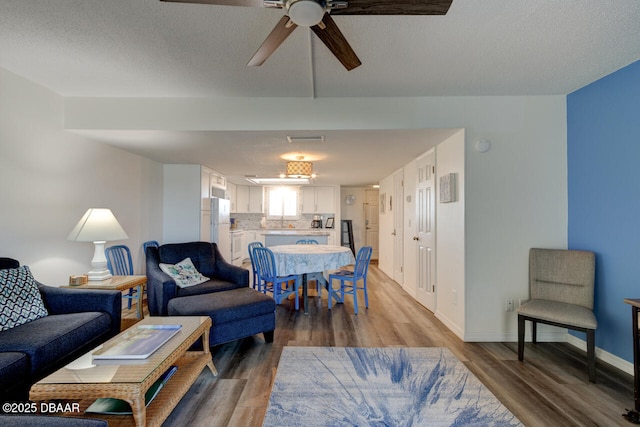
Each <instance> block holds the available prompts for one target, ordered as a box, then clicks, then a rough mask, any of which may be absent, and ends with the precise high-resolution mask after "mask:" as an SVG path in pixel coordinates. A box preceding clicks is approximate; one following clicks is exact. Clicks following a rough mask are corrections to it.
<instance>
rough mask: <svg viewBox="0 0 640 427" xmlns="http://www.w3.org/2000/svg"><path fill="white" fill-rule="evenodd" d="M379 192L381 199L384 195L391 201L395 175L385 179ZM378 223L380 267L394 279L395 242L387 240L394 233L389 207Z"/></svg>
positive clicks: (381, 182) (381, 214)
mask: <svg viewBox="0 0 640 427" xmlns="http://www.w3.org/2000/svg"><path fill="white" fill-rule="evenodd" d="M378 191H379V194H380V197H382V195H383V194H384V195H385V198H386V200H387V201H388V200H389V196H393V175H390V176H388V177H385V178H384V179H382V180H381V181H380V188H379V189H378ZM394 199H395V197H394ZM388 203H389V202H387V205H388ZM378 221H379V222H380V238H379V241H378V246H379V249H378V267H379V268H380V270H382V271H383V272H384V273H385V274H386V275H387V276H389V277H393V242H392V241H391V240H390V239H386V238H385V236H391V233H392V232H393V213H392V212H389V209H388V206H387V209H385V210H384V213H382V212H381V213H380V216H379V217H378Z"/></svg>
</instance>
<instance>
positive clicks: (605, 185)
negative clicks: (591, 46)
mask: <svg viewBox="0 0 640 427" xmlns="http://www.w3.org/2000/svg"><path fill="white" fill-rule="evenodd" d="M567 133H568V134H567V150H568V152H567V161H568V194H569V236H568V242H569V248H570V249H586V250H591V251H594V252H595V253H596V285H595V314H596V317H597V319H598V329H597V330H596V347H599V348H601V349H603V350H605V351H607V352H609V353H612V354H614V355H616V356H618V357H620V358H622V359H624V360H627V361H629V362H632V361H633V347H632V341H631V339H632V333H631V307H630V306H629V305H628V304H625V303H624V302H623V299H624V298H640V61H638V62H635V63H633V64H631V65H629V66H627V67H625V68H622V69H621V70H618V71H616V72H615V73H613V74H610V75H608V76H606V77H604V78H602V79H600V80H597V81H595V82H594V83H592V84H590V85H588V86H585V87H583V88H581V89H579V90H577V91H575V92H573V93H571V94H569V95H568V96H567ZM577 336H580V334H577ZM583 339H584V338H583Z"/></svg>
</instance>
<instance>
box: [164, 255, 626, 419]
mask: <svg viewBox="0 0 640 427" xmlns="http://www.w3.org/2000/svg"><path fill="white" fill-rule="evenodd" d="M368 286H369V309H368V310H365V309H364V304H363V302H362V301H361V304H360V314H358V315H357V316H356V315H354V313H353V304H352V303H351V302H350V301H348V302H347V303H345V304H344V305H342V304H340V305H337V306H334V308H333V310H332V311H329V310H328V309H327V299H326V298H327V294H326V292H323V295H322V300H320V299H319V298H317V297H316V298H311V299H310V301H311V303H310V310H309V315H308V316H305V315H304V314H303V312H302V310H300V311H299V312H295V311H294V309H293V301H286V302H284V303H283V304H282V305H280V306H278V307H277V310H276V325H277V326H276V331H275V339H274V342H273V343H272V344H266V343H265V342H264V339H263V337H262V335H257V336H255V337H251V338H247V339H244V340H240V341H236V342H232V343H228V344H224V345H221V346H217V347H214V348H213V349H212V353H213V361H214V363H215V365H216V367H217V368H218V371H219V376H218V377H217V378H216V377H213V376H212V375H211V373H210V372H209V371H208V370H205V371H203V373H202V374H201V375H200V377H199V378H198V380H197V382H196V383H195V384H194V385H193V387H191V390H190V391H189V392H188V393H187V395H186V396H185V397H184V398H183V399H182V401H181V402H180V404H179V405H178V406H177V407H176V409H175V410H174V411H173V413H172V414H171V416H170V417H169V418H168V419H167V421H166V422H165V423H164V426H207V427H212V426H241V427H249V426H261V425H262V418H263V416H264V413H265V411H266V407H267V404H268V400H269V393H270V389H271V384H272V381H273V377H274V375H275V371H276V368H277V366H278V360H279V358H280V354H281V352H282V348H283V347H284V346H350V347H353V346H360V347H396V346H406V347H447V348H449V349H450V350H451V351H452V352H453V353H454V354H455V355H456V356H457V357H458V358H459V359H460V360H461V361H462V362H463V363H464V364H465V365H466V366H467V367H468V368H469V369H470V370H471V371H472V372H473V373H474V374H475V375H476V376H477V377H478V378H479V379H480V381H482V382H483V383H484V384H485V385H486V386H487V387H488V388H489V389H490V390H491V391H492V392H493V393H494V394H495V395H496V396H497V397H498V398H499V399H500V401H502V403H504V405H505V406H506V407H507V408H509V409H510V410H511V411H512V412H513V413H514V414H515V415H516V416H517V417H518V418H519V419H520V420H521V421H522V423H523V424H524V425H526V426H544V427H548V426H616V425H620V426H625V425H629V424H630V423H629V422H627V421H626V420H625V419H624V418H623V417H622V414H623V413H624V412H626V411H625V409H632V408H633V383H632V381H633V378H632V377H631V376H630V375H628V374H625V373H623V372H621V371H619V370H617V369H615V368H613V367H611V366H609V365H606V364H604V363H603V362H600V361H598V366H597V383H596V384H591V383H589V382H588V379H587V371H586V356H585V354H584V353H583V352H581V351H579V350H577V349H575V348H574V347H573V346H571V345H569V344H565V343H540V344H537V345H535V346H534V345H532V344H527V346H526V349H525V362H524V363H521V362H519V361H518V359H517V354H516V351H517V343H464V342H462V341H461V340H460V339H459V338H458V337H457V336H455V335H454V334H453V333H452V332H450V331H449V330H448V329H447V328H446V327H445V326H444V325H443V324H442V323H441V322H440V321H439V320H438V319H436V318H435V316H434V315H433V314H432V313H431V312H430V311H428V310H427V309H425V308H424V307H422V306H421V305H419V304H418V303H416V302H415V301H414V300H413V299H412V298H411V297H410V296H409V295H407V294H406V292H404V291H403V290H402V289H401V288H400V287H399V286H398V285H397V284H396V283H395V282H393V281H392V280H390V279H389V278H388V277H387V276H386V275H385V274H383V273H382V272H381V271H380V270H379V269H378V268H377V267H376V266H372V267H371V268H370V270H369V282H368ZM514 321H515V319H514Z"/></svg>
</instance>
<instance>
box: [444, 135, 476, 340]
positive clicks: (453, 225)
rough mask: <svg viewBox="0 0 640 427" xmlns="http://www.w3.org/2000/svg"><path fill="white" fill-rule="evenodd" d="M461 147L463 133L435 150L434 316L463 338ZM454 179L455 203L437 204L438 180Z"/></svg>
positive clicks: (468, 302)
mask: <svg viewBox="0 0 640 427" xmlns="http://www.w3.org/2000/svg"><path fill="white" fill-rule="evenodd" d="M464 157H465V144H464V130H461V131H460V132H458V133H456V134H455V135H453V136H451V137H450V138H448V139H446V140H445V141H443V142H441V143H440V144H438V146H437V147H436V164H437V166H436V224H437V225H436V286H437V305H436V316H437V317H438V318H439V319H440V320H442V321H443V323H445V324H446V325H447V326H448V327H449V329H451V330H452V331H454V332H456V334H458V335H459V336H460V337H464V335H465V332H468V331H469V330H470V329H472V326H471V325H468V324H467V325H465V318H466V307H475V304H474V302H473V300H471V299H467V298H466V297H465V295H466V281H465V196H466V193H465V188H466V183H465V176H466V173H465V164H464ZM449 173H453V174H455V176H456V181H457V182H456V192H457V195H456V201H455V202H449V203H442V202H440V179H441V178H442V177H443V176H444V175H447V174H449Z"/></svg>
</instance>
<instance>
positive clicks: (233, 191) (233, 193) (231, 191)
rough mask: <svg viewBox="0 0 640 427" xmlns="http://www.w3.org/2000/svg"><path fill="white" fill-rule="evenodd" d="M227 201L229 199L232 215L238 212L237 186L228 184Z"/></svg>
mask: <svg viewBox="0 0 640 427" xmlns="http://www.w3.org/2000/svg"><path fill="white" fill-rule="evenodd" d="M227 199H229V210H230V212H231V213H236V212H237V210H236V209H237V206H238V205H237V203H236V202H237V199H238V197H237V186H236V185H235V184H233V183H231V182H227Z"/></svg>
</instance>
